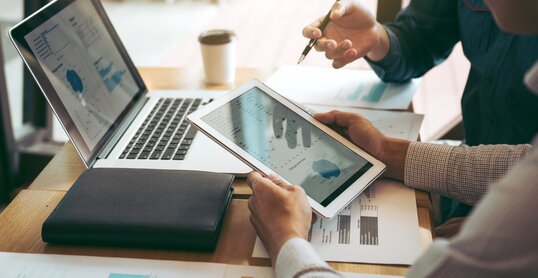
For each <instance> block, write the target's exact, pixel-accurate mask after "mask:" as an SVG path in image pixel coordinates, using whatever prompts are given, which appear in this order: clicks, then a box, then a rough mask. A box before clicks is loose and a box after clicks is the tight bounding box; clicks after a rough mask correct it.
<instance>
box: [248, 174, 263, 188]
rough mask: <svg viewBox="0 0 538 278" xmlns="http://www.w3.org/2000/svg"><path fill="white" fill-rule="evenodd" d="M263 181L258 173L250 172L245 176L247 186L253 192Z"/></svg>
mask: <svg viewBox="0 0 538 278" xmlns="http://www.w3.org/2000/svg"><path fill="white" fill-rule="evenodd" d="M262 180H263V176H262V175H261V174H260V173H258V172H255V171H253V172H250V174H248V176H247V185H248V186H249V187H250V189H252V191H254V187H256V186H257V185H259V184H260V183H261V182H262Z"/></svg>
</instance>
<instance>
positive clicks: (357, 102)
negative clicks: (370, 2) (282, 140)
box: [266, 66, 419, 110]
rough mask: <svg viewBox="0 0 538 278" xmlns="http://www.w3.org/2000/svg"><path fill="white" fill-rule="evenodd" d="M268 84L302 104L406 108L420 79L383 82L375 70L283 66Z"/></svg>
mask: <svg viewBox="0 0 538 278" xmlns="http://www.w3.org/2000/svg"><path fill="white" fill-rule="evenodd" d="M266 84H267V85H268V86H269V87H271V88H272V89H273V90H275V91H276V92H277V93H279V94H281V95H284V96H286V97H288V98H290V99H291V100H293V101H296V102H298V103H302V104H322V105H332V106H347V107H363V108H370V109H397V110H405V109H407V108H408V107H409V104H410V103H411V100H412V98H413V95H414V94H415V92H416V90H417V88H418V84H419V81H418V80H412V81H410V82H407V83H403V84H397V83H384V82H381V80H380V79H379V78H378V77H377V75H376V74H375V73H374V72H373V71H372V70H347V69H338V70H337V69H332V68H320V67H304V66H283V67H280V68H279V69H278V70H277V71H276V72H275V73H274V74H273V75H272V76H271V77H270V78H269V79H268V80H267V82H266Z"/></svg>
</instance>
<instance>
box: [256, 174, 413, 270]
mask: <svg viewBox="0 0 538 278" xmlns="http://www.w3.org/2000/svg"><path fill="white" fill-rule="evenodd" d="M308 237H309V238H308V240H309V241H310V242H311V243H312V246H313V247H314V249H315V250H316V251H317V252H318V254H319V255H320V257H321V258H322V259H324V260H326V261H334V262H357V263H376V264H404V265H411V264H412V263H413V261H414V260H415V259H416V258H417V257H418V256H419V255H420V253H421V252H422V246H421V242H420V234H419V226H418V215H417V204H416V199H415V190H413V189H411V188H408V187H406V186H404V185H403V184H402V183H399V182H396V181H392V180H378V181H377V182H375V183H374V184H373V185H372V186H370V187H369V188H368V189H366V190H365V191H364V192H363V193H362V194H361V195H360V196H359V197H357V199H355V200H354V201H353V202H352V203H351V204H349V205H348V206H347V207H346V208H344V210H342V211H341V212H340V214H338V215H337V216H336V217H335V218H333V219H332V220H326V219H318V221H317V222H316V223H314V224H313V225H312V228H311V230H310V233H309V236H308ZM252 256H253V257H258V258H269V255H268V254H267V252H266V250H265V248H264V247H263V244H262V242H261V241H260V240H259V238H258V239H256V244H255V246H254V252H253V254H252Z"/></svg>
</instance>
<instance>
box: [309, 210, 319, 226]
mask: <svg viewBox="0 0 538 278" xmlns="http://www.w3.org/2000/svg"><path fill="white" fill-rule="evenodd" d="M316 222H318V215H317V214H315V213H314V212H312V220H311V221H310V225H314V224H315V223H316Z"/></svg>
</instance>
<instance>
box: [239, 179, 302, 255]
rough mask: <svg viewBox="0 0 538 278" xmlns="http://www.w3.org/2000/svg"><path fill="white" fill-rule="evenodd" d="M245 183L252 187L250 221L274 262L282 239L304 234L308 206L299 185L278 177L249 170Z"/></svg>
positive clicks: (285, 239)
mask: <svg viewBox="0 0 538 278" xmlns="http://www.w3.org/2000/svg"><path fill="white" fill-rule="evenodd" d="M247 184H248V185H249V186H250V188H251V189H252V196H251V197H250V199H249V200H248V208H249V210H250V222H251V223H252V226H254V229H255V230H256V233H257V234H258V236H259V237H260V239H261V241H262V242H263V245H264V246H265V248H266V249H267V252H269V255H270V256H271V259H272V260H273V265H275V264H276V257H277V256H278V253H279V252H280V249H281V248H282V245H284V243H286V241H288V240H289V239H291V238H294V237H300V238H304V239H306V238H307V237H308V231H309V230H310V226H311V221H312V209H311V208H310V205H309V204H308V200H307V198H306V193H305V191H304V190H303V189H302V188H301V187H300V186H297V185H291V184H287V183H286V182H284V181H283V180H282V179H280V178H278V177H275V176H270V177H268V178H264V177H262V175H260V174H259V173H257V172H252V173H250V174H249V175H248V177H247Z"/></svg>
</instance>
